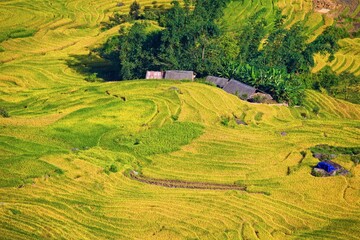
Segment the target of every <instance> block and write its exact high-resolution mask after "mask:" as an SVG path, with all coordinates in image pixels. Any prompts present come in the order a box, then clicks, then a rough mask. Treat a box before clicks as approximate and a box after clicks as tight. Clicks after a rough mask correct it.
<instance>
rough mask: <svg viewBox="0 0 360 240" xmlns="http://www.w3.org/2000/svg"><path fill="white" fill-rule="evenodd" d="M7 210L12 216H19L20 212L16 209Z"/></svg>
mask: <svg viewBox="0 0 360 240" xmlns="http://www.w3.org/2000/svg"><path fill="white" fill-rule="evenodd" d="M9 210H10V212H11V213H12V214H13V215H19V214H21V211H20V210H17V209H14V208H10V209H9Z"/></svg>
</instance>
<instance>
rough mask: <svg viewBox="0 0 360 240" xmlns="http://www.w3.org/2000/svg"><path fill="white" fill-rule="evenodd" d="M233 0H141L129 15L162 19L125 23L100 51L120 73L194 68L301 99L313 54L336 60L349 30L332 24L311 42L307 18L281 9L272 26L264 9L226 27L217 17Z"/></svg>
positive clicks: (281, 96)
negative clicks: (149, 2)
mask: <svg viewBox="0 0 360 240" xmlns="http://www.w3.org/2000/svg"><path fill="white" fill-rule="evenodd" d="M228 1H229V0H196V1H194V5H193V6H191V5H190V2H189V1H185V4H184V6H181V5H180V4H179V2H177V1H173V2H172V6H171V8H169V9H167V10H164V9H162V12H161V13H160V12H159V8H157V7H153V8H146V9H144V11H142V12H140V5H139V4H138V3H136V2H134V3H133V4H132V5H131V8H130V12H129V14H128V15H127V16H128V18H129V19H132V20H136V19H151V20H156V21H157V24H156V25H154V24H152V23H150V22H147V21H141V22H135V23H134V24H133V25H132V26H131V27H128V28H124V27H123V28H121V30H120V35H119V36H115V37H112V38H110V39H109V40H108V41H107V42H106V43H105V44H104V45H103V46H102V47H101V48H99V49H97V50H96V51H97V52H98V53H99V55H100V56H102V57H103V58H105V59H108V60H110V61H112V62H113V63H115V65H116V66H118V72H119V78H120V79H139V78H143V77H144V76H145V72H146V70H166V69H182V70H193V71H195V72H196V73H197V74H198V76H200V77H201V76H206V75H208V74H214V75H222V76H226V77H228V78H235V79H238V80H241V81H244V82H247V83H249V84H252V85H253V86H255V87H258V88H260V89H262V90H264V91H267V92H269V93H270V94H272V95H273V96H274V97H275V98H276V99H277V100H279V101H287V102H289V103H290V104H301V101H302V98H303V91H304V88H305V84H304V81H303V79H304V78H303V77H301V76H302V75H308V74H309V73H310V69H311V68H312V67H313V66H314V60H313V55H314V54H315V53H322V54H324V53H328V54H330V60H331V58H332V56H333V54H334V53H335V52H336V51H337V50H338V48H339V46H338V44H337V41H338V40H339V39H340V38H342V37H344V36H346V35H345V34H346V33H345V32H344V31H342V30H341V29H339V28H336V27H329V28H328V29H326V30H325V31H324V33H323V34H322V35H320V36H319V37H318V38H317V39H315V40H314V41H313V42H311V43H308V38H307V36H306V35H305V31H304V26H303V25H302V23H297V24H295V25H293V26H292V27H291V28H285V26H284V24H283V22H284V21H283V20H284V16H282V15H281V12H280V11H277V13H276V16H275V20H274V22H273V23H272V25H273V29H272V30H271V31H270V32H268V31H267V30H266V29H267V26H268V24H269V23H267V22H266V21H265V20H264V19H262V18H260V17H259V16H261V11H262V10H260V11H259V12H258V13H256V14H254V15H253V16H252V17H251V18H249V19H248V21H247V23H246V24H245V25H244V27H243V28H242V30H241V31H240V32H239V33H226V32H225V33H224V32H221V31H220V29H219V28H218V26H217V24H216V20H217V19H219V18H220V17H221V16H222V14H223V9H224V8H225V7H226V5H227V3H228ZM123 20H124V19H123ZM123 20H122V21H123ZM125 20H126V19H125ZM120 22H121V21H120ZM322 84H325V83H322ZM325 88H326V87H325Z"/></svg>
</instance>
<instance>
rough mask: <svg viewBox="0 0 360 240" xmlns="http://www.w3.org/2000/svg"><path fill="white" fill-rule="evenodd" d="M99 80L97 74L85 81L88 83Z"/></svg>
mask: <svg viewBox="0 0 360 240" xmlns="http://www.w3.org/2000/svg"><path fill="white" fill-rule="evenodd" d="M97 79H98V77H97V73H92V74H90V75H89V76H87V77H86V78H85V81H87V82H96V81H97Z"/></svg>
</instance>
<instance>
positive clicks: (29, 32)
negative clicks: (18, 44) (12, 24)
mask: <svg viewBox="0 0 360 240" xmlns="http://www.w3.org/2000/svg"><path fill="white" fill-rule="evenodd" d="M36 32H37V30H35V29H31V28H16V29H9V30H6V31H3V32H1V33H0V43H1V42H3V41H6V40H8V39H11V38H26V37H31V36H34V35H35V33H36Z"/></svg>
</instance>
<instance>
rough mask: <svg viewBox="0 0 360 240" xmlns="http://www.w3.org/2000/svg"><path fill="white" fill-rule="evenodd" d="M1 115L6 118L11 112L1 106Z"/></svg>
mask: <svg viewBox="0 0 360 240" xmlns="http://www.w3.org/2000/svg"><path fill="white" fill-rule="evenodd" d="M0 116H2V117H4V118H8V117H10V115H9V113H8V112H7V111H6V110H5V109H4V108H0Z"/></svg>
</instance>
